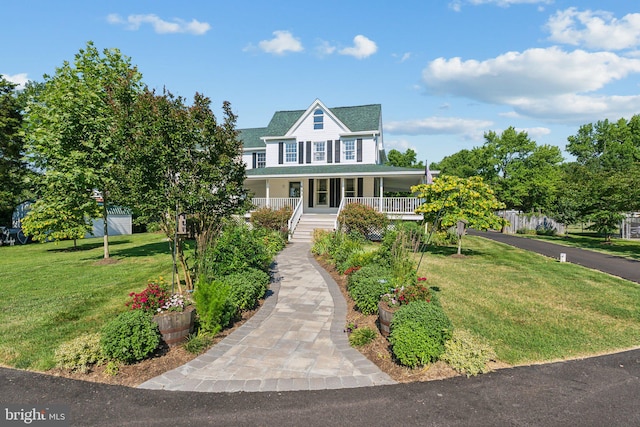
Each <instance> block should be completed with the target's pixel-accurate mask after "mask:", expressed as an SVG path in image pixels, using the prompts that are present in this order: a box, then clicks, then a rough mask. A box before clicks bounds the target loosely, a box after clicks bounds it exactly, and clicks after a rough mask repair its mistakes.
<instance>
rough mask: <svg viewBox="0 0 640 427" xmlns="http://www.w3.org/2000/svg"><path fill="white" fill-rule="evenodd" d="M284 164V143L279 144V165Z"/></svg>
mask: <svg viewBox="0 0 640 427" xmlns="http://www.w3.org/2000/svg"><path fill="white" fill-rule="evenodd" d="M283 163H284V142H278V164H279V165H281V164H283Z"/></svg>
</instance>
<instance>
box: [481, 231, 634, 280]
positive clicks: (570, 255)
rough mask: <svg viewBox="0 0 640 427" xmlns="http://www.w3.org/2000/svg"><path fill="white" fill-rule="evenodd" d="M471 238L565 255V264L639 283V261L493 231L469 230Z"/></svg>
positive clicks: (553, 254)
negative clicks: (481, 238)
mask: <svg viewBox="0 0 640 427" xmlns="http://www.w3.org/2000/svg"><path fill="white" fill-rule="evenodd" d="M469 234H471V235H473V236H480V237H485V238H487V239H491V240H495V241H496V242H501V243H506V244H507V245H510V246H515V247H517V248H520V249H525V250H527V251H531V252H536V253H539V254H541V255H545V256H548V257H551V258H556V259H558V258H559V257H560V254H561V253H564V254H566V256H567V262H571V263H573V264H578V265H581V266H583V267H587V268H591V269H593V270H599V271H603V272H605V273H608V274H611V275H613V276H618V277H621V278H623V279H626V280H630V281H632V282H636V283H640V261H637V260H633V259H628V258H623V257H619V256H615V255H609V254H605V253H601V252H595V251H589V250H585V249H579V248H573V247H570V246H564V245H558V244H555V243H549V242H545V241H542V240H537V239H528V238H526V237H518V236H514V235H512V234H502V233H498V232H495V231H476V230H470V232H469Z"/></svg>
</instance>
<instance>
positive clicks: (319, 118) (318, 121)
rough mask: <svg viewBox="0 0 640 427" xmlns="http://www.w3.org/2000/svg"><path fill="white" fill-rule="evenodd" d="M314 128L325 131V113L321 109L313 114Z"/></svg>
mask: <svg viewBox="0 0 640 427" xmlns="http://www.w3.org/2000/svg"><path fill="white" fill-rule="evenodd" d="M313 128H314V129H324V111H322V110H321V109H320V108H318V109H317V110H316V111H314V112H313Z"/></svg>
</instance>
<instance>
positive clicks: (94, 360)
mask: <svg viewBox="0 0 640 427" xmlns="http://www.w3.org/2000/svg"><path fill="white" fill-rule="evenodd" d="M54 358H55V361H56V366H58V367H59V368H63V369H68V370H70V371H73V372H83V373H86V372H88V371H89V368H90V367H91V366H93V365H99V364H100V363H102V362H104V361H105V357H104V355H103V354H102V348H101V347H100V334H99V333H94V334H84V335H80V336H79V337H78V338H76V339H74V340H71V341H68V342H65V343H63V344H62V345H61V346H60V347H58V349H57V350H56V352H55V355H54Z"/></svg>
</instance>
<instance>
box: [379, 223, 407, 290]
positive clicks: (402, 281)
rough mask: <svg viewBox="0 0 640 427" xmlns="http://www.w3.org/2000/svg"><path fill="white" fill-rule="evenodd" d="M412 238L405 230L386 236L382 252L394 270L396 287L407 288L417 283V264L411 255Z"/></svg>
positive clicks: (389, 233)
mask: <svg viewBox="0 0 640 427" xmlns="http://www.w3.org/2000/svg"><path fill="white" fill-rule="evenodd" d="M409 239H410V236H409V235H408V234H407V233H406V232H405V231H403V230H398V231H391V232H388V233H386V234H385V236H384V239H383V241H382V245H381V247H380V252H381V254H382V255H383V256H384V258H385V259H386V260H387V261H388V263H389V265H390V266H391V269H392V270H393V277H394V285H395V286H406V285H411V284H414V283H415V280H416V273H415V272H416V263H415V261H414V260H413V258H412V256H411V254H410V253H409V248H410V247H411V243H410V241H409Z"/></svg>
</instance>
